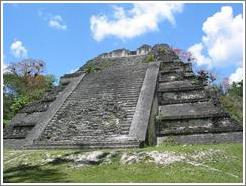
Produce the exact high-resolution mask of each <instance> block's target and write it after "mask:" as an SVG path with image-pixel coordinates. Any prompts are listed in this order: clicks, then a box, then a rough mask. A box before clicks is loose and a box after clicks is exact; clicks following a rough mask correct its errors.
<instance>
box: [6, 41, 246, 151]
mask: <svg viewBox="0 0 246 186" xmlns="http://www.w3.org/2000/svg"><path fill="white" fill-rule="evenodd" d="M148 55H152V56H154V60H153V61H147V60H146V59H147V57H148ZM89 67H96V68H94V69H95V70H93V71H88V68H89ZM3 134H4V147H10V148H27V149H39V148H120V147H123V148H126V147H142V146H143V145H144V144H148V145H156V144H160V143H163V142H165V141H169V142H170V141H173V142H177V143H191V144H192V143H222V142H242V138H243V127H242V125H241V124H238V123H237V122H236V121H234V120H233V119H232V118H231V117H230V116H229V114H228V113H226V112H225V111H224V110H223V109H222V107H221V106H220V104H219V102H218V99H217V97H216V94H213V92H212V91H211V90H210V88H209V87H208V86H207V85H206V83H205V82H204V81H203V80H201V79H199V78H198V76H196V75H195V74H194V73H193V71H192V66H191V64H190V63H184V62H182V61H181V60H180V59H179V58H178V56H176V55H175V53H174V52H172V50H171V49H170V47H169V46H168V45H166V44H157V45H155V46H153V47H150V46H148V45H143V46H142V47H140V48H138V50H137V51H131V52H129V51H128V50H125V49H124V50H115V51H113V52H110V53H107V54H102V55H100V56H98V57H96V58H94V59H92V60H90V61H88V62H87V63H86V64H85V65H84V66H82V67H81V68H80V69H79V70H78V71H76V72H74V73H72V74H65V75H64V76H62V77H61V79H60V84H59V86H58V87H55V88H54V89H52V90H51V91H49V92H47V93H46V95H45V96H44V97H43V98H42V99H41V100H39V101H36V102H34V103H31V104H29V105H27V106H26V107H25V108H23V109H22V110H21V111H20V112H19V113H17V115H16V116H15V117H14V118H13V119H12V121H11V123H10V124H9V126H7V127H6V128H4V133H3Z"/></svg>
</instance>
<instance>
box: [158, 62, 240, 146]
mask: <svg viewBox="0 0 246 186" xmlns="http://www.w3.org/2000/svg"><path fill="white" fill-rule="evenodd" d="M157 95H158V105H159V106H158V107H159V109H158V116H157V117H156V127H157V141H158V143H162V142H163V141H170V140H171V141H176V142H179V143H213V142H214V143H216V142H227V141H230V142H231V141H240V140H241V139H242V126H240V125H239V124H238V123H237V122H235V121H233V120H232V119H231V118H230V116H229V115H228V114H227V113H225V112H224V111H223V109H222V108H221V107H220V106H219V105H217V103H215V102H214V100H213V99H212V97H211V95H210V94H209V91H208V90H207V88H206V87H205V86H204V83H203V82H202V81H200V80H198V78H197V77H196V76H195V75H194V73H193V72H192V68H191V64H189V63H183V62H181V61H178V60H176V61H166V62H162V63H161V65H160V71H159V79H158V90H157Z"/></svg>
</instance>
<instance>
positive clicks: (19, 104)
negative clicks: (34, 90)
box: [10, 96, 30, 113]
mask: <svg viewBox="0 0 246 186" xmlns="http://www.w3.org/2000/svg"><path fill="white" fill-rule="evenodd" d="M29 102H30V99H29V98H28V97H27V96H19V97H16V98H15V99H14V101H13V104H12V105H11V107H10V109H11V110H12V111H13V112H14V113H17V112H18V111H19V110H20V109H22V108H23V107H24V106H25V105H27V104H28V103H29Z"/></svg>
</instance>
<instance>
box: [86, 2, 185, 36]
mask: <svg viewBox="0 0 246 186" xmlns="http://www.w3.org/2000/svg"><path fill="white" fill-rule="evenodd" d="M182 10H183V4H181V3H164V2H155V3H135V4H133V7H132V8H131V9H130V10H126V9H124V8H123V7H120V6H114V7H113V18H112V19H110V18H108V17H107V16H106V15H93V16H92V17H91V19H90V28H91V31H92V34H93V38H94V39H95V40H97V41H101V40H103V39H104V38H106V37H108V36H115V37H118V38H120V39H129V38H133V37H136V36H139V35H142V34H144V33H146V32H150V31H158V30H159V27H158V24H159V23H160V22H161V21H164V20H167V21H168V22H170V23H171V24H175V18H174V14H175V13H178V12H182Z"/></svg>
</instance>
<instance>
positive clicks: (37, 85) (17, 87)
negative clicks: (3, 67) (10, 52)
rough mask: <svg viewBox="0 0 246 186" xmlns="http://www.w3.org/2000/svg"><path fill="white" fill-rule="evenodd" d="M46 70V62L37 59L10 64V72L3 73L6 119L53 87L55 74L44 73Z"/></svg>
mask: <svg viewBox="0 0 246 186" xmlns="http://www.w3.org/2000/svg"><path fill="white" fill-rule="evenodd" d="M44 70H45V63H44V62H43V61H42V60H36V59H24V60H22V61H19V62H17V63H12V64H11V65H9V67H8V72H7V73H4V74H3V82H4V87H3V107H4V110H3V111H4V112H3V114H4V120H10V119H11V118H12V117H13V116H14V114H15V113H17V112H18V111H19V110H20V109H22V108H23V107H24V106H25V105H26V104H28V103H29V102H32V101H35V100H38V99H40V98H41V97H42V96H43V95H44V93H45V92H46V91H47V90H48V89H51V88H52V87H53V83H54V82H55V78H54V76H52V75H44V74H43V73H44Z"/></svg>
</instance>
